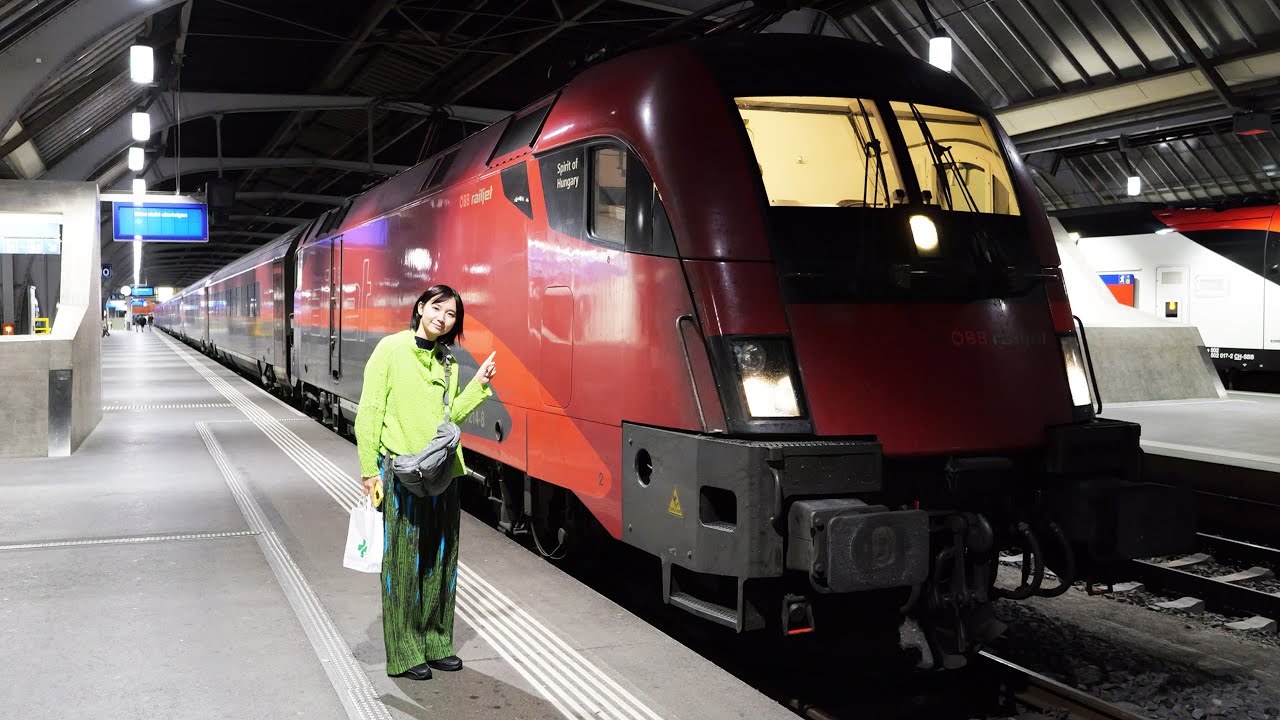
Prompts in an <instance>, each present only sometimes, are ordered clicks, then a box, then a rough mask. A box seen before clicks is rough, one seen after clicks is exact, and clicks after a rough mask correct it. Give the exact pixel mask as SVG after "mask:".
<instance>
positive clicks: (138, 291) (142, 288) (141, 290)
mask: <svg viewBox="0 0 1280 720" xmlns="http://www.w3.org/2000/svg"><path fill="white" fill-rule="evenodd" d="M129 294H130V295H132V296H134V297H155V296H156V289H155V288H154V287H151V286H150V285H134V286H133V287H132V288H130V293H129Z"/></svg>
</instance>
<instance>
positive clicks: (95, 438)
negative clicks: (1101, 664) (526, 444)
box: [0, 330, 795, 720]
mask: <svg viewBox="0 0 1280 720" xmlns="http://www.w3.org/2000/svg"><path fill="white" fill-rule="evenodd" d="M102 342H103V353H102V358H103V359H102V364H103V375H102V377H103V388H102V397H103V402H104V405H105V413H104V417H103V420H102V422H101V423H100V424H99V426H98V427H97V429H96V430H95V431H94V432H93V434H92V435H91V436H90V437H89V438H88V439H87V440H86V441H85V442H84V444H83V445H82V446H81V447H80V449H79V450H78V451H77V452H76V453H75V454H74V455H72V456H71V457H68V458H53V459H37V460H6V461H3V462H2V463H0V506H3V507H4V508H6V512H5V513H3V515H0V578H3V580H0V659H2V660H3V662H4V665H5V675H6V677H5V680H4V682H3V683H0V716H3V717H22V718H28V719H34V718H62V717H67V716H84V717H110V718H117V719H118V718H134V717H137V718H143V717H145V718H153V717H200V718H285V717H305V718H344V717H346V718H468V719H472V718H477V719H487V718H495V719H496V718H520V719H522V720H536V719H542V718H548V719H549V718H562V717H563V718H627V719H630V720H656V719H658V718H753V719H755V718H794V717H795V716H794V714H793V713H792V712H791V711H789V710H787V709H786V708H784V707H783V706H782V705H780V704H778V703H775V702H774V701H772V700H770V699H769V698H767V697H765V696H764V695H762V694H761V693H759V692H758V691H756V690H755V689H753V688H751V687H749V686H747V685H746V684H744V683H742V682H741V681H739V680H738V679H737V678H735V677H733V676H732V675H730V674H728V673H727V672H725V671H723V670H721V669H720V668H718V667H716V666H714V665H713V664H711V663H710V662H708V661H707V660H705V659H704V658H702V657H701V656H700V655H698V654H697V653H695V652H693V651H692V650H689V649H688V648H686V647H685V646H683V645H681V644H680V643H678V642H676V641H675V640H673V639H671V638H669V637H668V636H666V635H665V634H663V633H661V632H660V631H658V630H656V629H654V628H653V627H652V626H650V625H648V624H647V623H645V622H643V621H642V620H640V619H638V618H636V617H635V616H634V615H632V614H630V613H629V612H627V611H626V610H624V609H623V608H621V607H619V606H617V605H616V604H614V603H612V602H611V601H609V600H607V599H605V598H603V597H601V596H600V595H599V594H597V593H596V592H595V591H593V590H591V589H590V588H588V587H586V586H584V585H582V584H581V583H579V582H577V581H576V580H574V579H572V578H570V577H569V576H567V575H565V574H564V573H562V572H561V571H560V570H558V569H557V568H555V567H554V566H552V565H550V564H549V563H546V562H544V561H542V560H541V559H539V558H536V557H534V556H532V555H531V554H530V553H529V552H528V551H527V550H526V549H524V548H523V547H521V546H519V545H517V544H516V543H514V542H512V541H510V540H509V539H507V538H506V537H504V536H502V535H501V534H499V533H498V532H496V531H495V530H493V529H491V528H490V527H488V526H487V525H485V524H483V523H481V522H479V521H478V520H475V519H473V518H471V517H470V516H468V515H466V514H465V513H464V514H463V524H462V537H461V562H460V564H459V578H458V611H457V622H456V624H455V640H456V645H457V650H458V655H459V656H460V657H461V658H462V659H463V661H464V662H465V667H464V668H463V669H462V670H461V671H460V672H455V673H444V672H437V673H436V674H435V678H434V679H433V680H430V681H426V682H418V681H413V680H408V679H405V678H389V677H387V676H386V672H385V653H384V648H383V639H382V620H381V596H380V594H379V587H378V583H379V579H378V576H377V575H372V574H362V573H357V572H354V571H351V570H347V569H345V568H343V567H342V548H343V544H344V542H345V540H346V532H347V520H348V517H347V516H348V512H349V511H350V508H352V507H353V506H354V505H355V504H356V503H357V502H358V500H359V499H360V497H361V496H360V491H359V482H358V463H357V460H356V452H355V446H354V445H353V444H352V443H350V442H349V441H348V440H346V439H343V438H341V437H339V436H337V435H335V434H333V433H332V432H331V431H329V430H328V429H326V428H324V427H323V426H321V425H320V424H318V423H316V422H315V421H313V420H311V419H309V418H306V417H304V416H302V415H301V414H299V413H298V412H296V411H295V410H293V409H292V408H290V407H289V406H287V405H285V404H284V403H281V402H280V401H278V400H277V399H275V398H274V397H272V396H270V395H269V394H267V393H266V392H264V391H262V390H260V389H259V388H257V387H256V386H254V385H252V384H251V383H249V382H247V381H245V380H243V379H242V378H240V377H239V376H237V375H235V374H234V373H232V372H231V371H230V370H228V369H227V368H224V367H222V366H220V365H218V364H216V363H214V362H213V361H212V360H210V359H209V358H207V357H204V356H202V355H200V354H199V353H197V352H196V351H194V350H193V349H192V348H190V347H187V346H186V345H183V344H181V343H179V342H178V341H176V340H174V339H172V338H170V337H169V336H167V335H165V334H163V333H162V332H160V331H159V330H153V331H149V332H143V333H137V332H123V333H113V334H112V335H111V336H109V337H105V338H103V340H102Z"/></svg>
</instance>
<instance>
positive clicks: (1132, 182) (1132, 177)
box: [1120, 135, 1142, 197]
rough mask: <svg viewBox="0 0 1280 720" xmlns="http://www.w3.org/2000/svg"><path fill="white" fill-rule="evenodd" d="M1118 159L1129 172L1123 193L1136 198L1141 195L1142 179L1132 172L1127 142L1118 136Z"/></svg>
mask: <svg viewBox="0 0 1280 720" xmlns="http://www.w3.org/2000/svg"><path fill="white" fill-rule="evenodd" d="M1120 159H1121V160H1124V167H1125V169H1126V170H1128V171H1129V177H1128V180H1127V181H1126V182H1125V192H1126V193H1128V194H1129V197H1137V196H1139V195H1141V194H1142V178H1140V177H1138V173H1136V172H1134V170H1133V163H1131V162H1129V141H1128V140H1126V139H1125V137H1124V136H1123V135H1121V136H1120Z"/></svg>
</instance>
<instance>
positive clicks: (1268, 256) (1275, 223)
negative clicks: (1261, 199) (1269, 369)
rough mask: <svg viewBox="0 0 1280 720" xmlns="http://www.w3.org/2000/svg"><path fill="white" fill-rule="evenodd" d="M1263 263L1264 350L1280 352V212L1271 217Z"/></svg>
mask: <svg viewBox="0 0 1280 720" xmlns="http://www.w3.org/2000/svg"><path fill="white" fill-rule="evenodd" d="M1263 253H1264V254H1263V261H1262V287H1263V290H1262V293H1263V300H1262V327H1263V336H1262V349H1263V350H1276V351H1280V210H1277V211H1276V212H1275V214H1274V215H1272V216H1271V228H1270V231H1269V232H1268V233H1267V244H1266V249H1265V250H1264V251H1263Z"/></svg>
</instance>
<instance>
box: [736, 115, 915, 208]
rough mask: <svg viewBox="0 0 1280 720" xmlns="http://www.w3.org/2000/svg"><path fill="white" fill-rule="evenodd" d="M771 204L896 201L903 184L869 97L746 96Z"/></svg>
mask: <svg viewBox="0 0 1280 720" xmlns="http://www.w3.org/2000/svg"><path fill="white" fill-rule="evenodd" d="M736 102H737V105H738V112H739V113H741V115H742V122H743V124H744V125H745V126H746V129H747V137H748V138H750V140H751V149H752V150H753V151H754V152H755V156H756V162H757V163H758V164H759V168H760V173H761V176H762V177H763V179H764V188H765V192H766V193H767V194H768V196H769V204H770V205H801V206H805V207H889V206H890V205H891V204H893V202H894V201H895V193H896V191H899V190H901V188H902V183H901V181H900V180H899V175H898V171H897V166H896V165H895V163H894V161H893V152H892V151H891V150H890V149H889V140H888V138H887V136H886V135H887V134H886V132H885V128H884V122H883V119H882V118H881V117H880V116H879V114H878V112H877V109H876V106H875V104H874V103H872V102H871V101H869V100H858V99H850V98H830V97H741V98H737V100H736Z"/></svg>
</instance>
